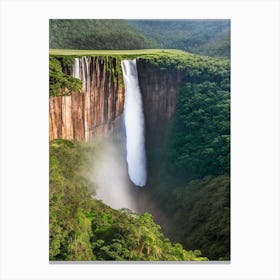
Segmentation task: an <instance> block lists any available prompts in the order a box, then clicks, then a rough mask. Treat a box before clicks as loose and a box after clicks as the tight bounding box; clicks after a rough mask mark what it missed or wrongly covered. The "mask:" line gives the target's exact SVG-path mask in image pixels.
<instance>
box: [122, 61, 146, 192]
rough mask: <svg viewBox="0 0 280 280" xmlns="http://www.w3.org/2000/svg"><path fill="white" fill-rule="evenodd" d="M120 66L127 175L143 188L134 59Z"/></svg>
mask: <svg viewBox="0 0 280 280" xmlns="http://www.w3.org/2000/svg"><path fill="white" fill-rule="evenodd" d="M121 64H122V71H123V78H124V84H125V103H124V120H125V130H126V152H127V156H126V159H127V164H128V175H129V178H130V179H131V181H132V182H133V183H134V184H135V185H137V186H140V187H143V186H145V184H146V181H147V169H146V152H145V128H144V125H145V124H144V113H143V106H142V96H141V92H140V88H139V83H138V74H137V67H136V59H133V60H123V61H122V63H121Z"/></svg>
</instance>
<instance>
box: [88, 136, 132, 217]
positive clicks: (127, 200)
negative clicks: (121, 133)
mask: <svg viewBox="0 0 280 280" xmlns="http://www.w3.org/2000/svg"><path fill="white" fill-rule="evenodd" d="M95 141H98V142H99V145H98V146H99V149H98V152H97V154H95V155H94V157H95V159H94V163H93V174H92V177H91V180H92V182H93V183H94V185H95V186H96V196H95V198H96V199H100V200H102V201H103V202H104V203H105V204H107V205H109V206H110V207H112V208H115V209H121V208H128V209H131V210H132V211H134V212H137V207H136V201H135V196H134V195H133V191H132V184H131V182H130V180H129V178H128V175H127V164H126V161H125V147H124V145H123V144H122V143H121V142H120V141H116V140H113V139H112V138H111V139H106V140H104V139H102V140H97V139H95Z"/></svg>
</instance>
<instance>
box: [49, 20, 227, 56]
mask: <svg viewBox="0 0 280 280" xmlns="http://www.w3.org/2000/svg"><path fill="white" fill-rule="evenodd" d="M50 48H53V49H84V50H110V49H111V50H121V49H123V50H132V49H151V48H162V49H180V50H185V51H188V52H192V53H195V54H200V55H208V56H214V57H226V58H228V57H229V56H230V22H229V20H96V19H95V20H56V19H52V20H50Z"/></svg>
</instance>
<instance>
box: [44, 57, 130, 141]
mask: <svg viewBox="0 0 280 280" xmlns="http://www.w3.org/2000/svg"><path fill="white" fill-rule="evenodd" d="M78 62H79V63H78V73H79V77H80V79H81V80H82V84H83V87H82V92H77V93H73V94H71V95H70V96H56V97H50V99H49V136H50V140H52V139H56V138H64V139H75V140H82V141H89V140H90V139H91V138H92V136H93V135H95V134H97V135H108V134H109V133H110V132H112V131H114V130H116V129H118V128H119V126H120V115H121V114H122V112H123V105H124V88H123V85H122V84H123V83H122V75H121V74H120V73H118V72H117V68H116V67H117V66H116V59H114V58H110V59H106V60H105V59H104V58H101V57H81V58H79V61H78ZM76 71H77V69H76Z"/></svg>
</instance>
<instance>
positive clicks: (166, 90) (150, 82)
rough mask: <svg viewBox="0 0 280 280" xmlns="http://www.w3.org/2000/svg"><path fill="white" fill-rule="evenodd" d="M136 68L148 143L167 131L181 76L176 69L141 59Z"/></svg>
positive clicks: (160, 138) (173, 113)
mask: <svg viewBox="0 0 280 280" xmlns="http://www.w3.org/2000/svg"><path fill="white" fill-rule="evenodd" d="M137 70H138V79H139V84H140V88H141V93H142V98H143V104H144V114H145V120H146V121H145V124H146V136H147V137H146V142H147V144H148V145H149V144H152V143H157V142H158V141H161V140H163V139H164V138H165V136H166V133H168V132H169V128H170V126H171V124H172V121H173V118H174V116H175V110H176V101H177V93H178V91H179V86H180V84H181V80H182V77H181V75H180V73H179V72H178V71H176V70H170V69H161V68H159V67H156V66H153V65H152V64H149V63H147V62H146V61H145V60H142V59H139V60H138V63H137Z"/></svg>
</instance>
